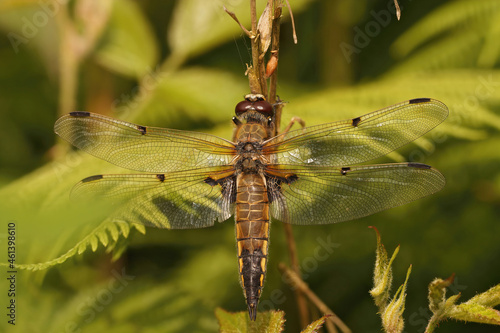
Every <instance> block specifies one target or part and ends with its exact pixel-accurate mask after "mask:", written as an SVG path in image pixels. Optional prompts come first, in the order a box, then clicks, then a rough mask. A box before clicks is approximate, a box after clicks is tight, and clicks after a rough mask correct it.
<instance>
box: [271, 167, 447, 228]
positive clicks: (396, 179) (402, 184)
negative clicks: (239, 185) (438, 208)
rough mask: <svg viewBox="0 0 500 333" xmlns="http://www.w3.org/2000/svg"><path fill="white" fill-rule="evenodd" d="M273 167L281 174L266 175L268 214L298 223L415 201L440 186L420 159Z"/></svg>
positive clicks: (330, 220)
mask: <svg viewBox="0 0 500 333" xmlns="http://www.w3.org/2000/svg"><path fill="white" fill-rule="evenodd" d="M270 168H272V166H270ZM279 169H280V167H279V166H276V169H275V170H273V173H274V174H277V173H279V172H281V173H282V175H283V177H279V178H278V177H269V178H268V184H269V185H268V188H270V189H271V190H270V192H271V193H270V196H271V198H272V202H271V214H272V216H273V217H274V218H276V219H278V220H281V221H283V222H287V223H291V224H298V225H311V224H328V223H336V222H342V221H349V220H354V219H357V218H360V217H364V216H367V215H371V214H373V213H376V212H379V211H382V210H385V209H389V208H392V207H397V206H400V205H404V204H406V203H408V202H411V201H414V200H417V199H420V198H422V197H425V196H427V195H430V194H432V193H435V192H437V191H439V190H441V189H442V188H443V187H444V185H445V179H444V177H443V175H442V174H441V173H440V172H439V171H438V170H436V169H433V168H431V167H430V166H428V165H425V164H420V163H395V164H379V165H363V166H357V167H344V168H338V169H332V168H322V167H304V168H301V169H286V170H285V169H283V168H281V170H279ZM270 170H271V169H270ZM278 170H279V171H278ZM285 175H288V176H285ZM286 178H288V182H289V184H287V181H284V179H286Z"/></svg>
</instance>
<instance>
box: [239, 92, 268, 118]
mask: <svg viewBox="0 0 500 333" xmlns="http://www.w3.org/2000/svg"><path fill="white" fill-rule="evenodd" d="M234 110H235V113H236V116H237V117H238V118H241V119H244V120H246V121H247V122H258V123H266V122H268V119H269V118H270V117H271V118H272V117H273V116H274V108H273V106H272V105H271V103H269V102H268V101H266V99H265V98H264V96H263V95H260V94H248V95H246V96H245V100H244V101H241V102H239V103H238V104H236V107H235V109H234Z"/></svg>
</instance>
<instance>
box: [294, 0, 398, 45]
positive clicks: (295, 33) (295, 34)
mask: <svg viewBox="0 0 500 333" xmlns="http://www.w3.org/2000/svg"><path fill="white" fill-rule="evenodd" d="M394 1H396V0H394ZM286 5H287V7H288V12H289V13H290V19H291V20H292V31H293V42H294V43H295V44H297V42H298V41H297V32H296V31H295V20H294V19H293V13H292V7H291V6H290V3H289V2H288V0H286Z"/></svg>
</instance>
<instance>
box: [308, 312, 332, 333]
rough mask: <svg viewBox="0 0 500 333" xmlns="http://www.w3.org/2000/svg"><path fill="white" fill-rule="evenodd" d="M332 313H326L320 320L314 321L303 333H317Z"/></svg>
mask: <svg viewBox="0 0 500 333" xmlns="http://www.w3.org/2000/svg"><path fill="white" fill-rule="evenodd" d="M329 316H330V315H325V316H323V317H321V318H319V319H318V320H315V321H313V322H312V323H310V324H309V325H307V327H306V328H305V329H304V330H303V331H302V332H301V333H316V332H318V330H320V329H321V328H322V327H323V325H324V324H325V321H326V320H327V319H328V317H329Z"/></svg>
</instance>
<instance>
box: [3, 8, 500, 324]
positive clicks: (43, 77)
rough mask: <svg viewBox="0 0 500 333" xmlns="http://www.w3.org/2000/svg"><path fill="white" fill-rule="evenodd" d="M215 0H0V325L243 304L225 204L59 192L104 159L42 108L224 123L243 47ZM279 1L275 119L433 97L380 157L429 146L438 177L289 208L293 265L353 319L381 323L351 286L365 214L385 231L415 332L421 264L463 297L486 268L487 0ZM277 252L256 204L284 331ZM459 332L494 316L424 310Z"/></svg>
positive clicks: (141, 318) (204, 312)
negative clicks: (101, 203) (11, 310)
mask: <svg viewBox="0 0 500 333" xmlns="http://www.w3.org/2000/svg"><path fill="white" fill-rule="evenodd" d="M260 3H261V5H262V1H260ZM223 5H225V6H226V7H227V8H228V9H229V10H231V11H234V12H235V13H236V14H237V16H238V17H239V18H240V20H241V22H242V23H243V24H245V25H246V26H247V27H249V17H248V1H244V0H218V1H202V0H183V1H159V0H144V1H132V0H120V1H118V0H117V1H112V0H102V1H97V0H74V1H69V2H68V3H67V4H66V3H65V2H64V1H62V0H59V1H55V0H54V1H49V0H43V1H38V0H2V1H0V31H1V32H2V36H3V37H2V38H0V59H1V61H0V124H1V128H2V130H1V131H0V186H1V188H0V212H1V214H0V218H1V223H0V225H1V226H2V227H1V228H2V229H1V230H0V258H1V259H0V262H1V263H5V262H6V261H7V253H6V233H7V224H8V223H9V222H12V221H13V222H15V224H16V233H17V241H16V247H17V249H16V254H17V257H16V263H17V264H20V265H21V268H20V269H19V270H18V274H17V295H16V302H17V322H16V326H15V327H13V326H11V325H8V324H7V322H6V319H5V318H6V316H5V314H4V312H5V306H6V305H7V304H8V301H9V298H8V297H7V292H6V291H7V290H8V285H7V281H6V278H5V277H4V276H3V275H2V276H1V277H0V295H2V296H1V297H0V302H1V303H0V306H1V308H2V309H4V310H3V311H2V320H1V322H0V331H2V332H3V331H8V332H14V331H15V332H122V333H123V332H215V331H217V327H218V325H217V321H216V319H215V316H214V309H215V308H216V307H223V308H224V309H226V310H230V311H243V310H246V305H245V303H244V298H243V295H242V291H241V289H240V286H239V282H238V272H237V262H236V250H235V239H234V225H233V223H232V220H230V221H227V222H226V223H223V224H217V225H216V226H214V227H212V228H209V229H204V230H180V231H179V230H172V231H168V230H156V229H147V230H144V229H142V228H139V229H137V228H134V227H131V228H130V229H129V228H127V227H126V226H123V225H121V228H120V226H117V225H115V224H113V223H110V222H109V220H107V219H106V218H107V214H108V211H107V210H106V207H104V208H99V209H98V208H96V207H92V206H90V207H89V206H86V205H83V204H79V203H75V202H70V200H69V191H70V189H71V187H72V186H73V185H74V184H75V183H76V182H77V181H79V180H80V179H82V178H84V177H87V176H90V175H93V174H101V173H117V172H124V170H120V169H118V168H117V167H114V166H112V165H109V164H107V163H105V162H102V161H100V160H97V159H96V158H94V157H92V156H89V155H87V154H84V153H81V152H78V151H73V150H72V149H71V148H70V147H69V146H68V144H66V143H63V142H60V141H59V140H58V139H57V138H56V136H55V134H54V133H53V124H54V122H55V120H56V119H57V117H58V116H60V115H61V114H64V113H67V112H70V111H74V110H86V111H91V112H97V113H103V114H106V115H111V116H113V117H116V118H120V119H124V120H128V121H133V122H137V123H140V124H143V125H152V126H160V127H168V128H177V129H186V130H196V131H202V132H207V133H212V134H216V135H219V136H222V137H225V138H230V136H231V131H232V125H231V121H230V119H231V117H232V114H233V110H234V106H235V104H236V103H237V102H238V101H240V100H241V99H242V97H243V96H244V95H245V94H246V93H248V92H249V89H248V83H247V82H248V81H247V78H246V77H245V76H244V71H245V69H246V67H245V64H247V63H250V61H251V56H250V43H249V41H248V40H247V39H245V38H244V37H243V34H242V33H241V31H240V30H239V27H238V26H237V25H236V24H235V22H234V21H233V20H232V19H231V18H230V17H229V16H228V15H227V14H225V13H224V11H223V10H222V6H223ZM291 5H292V9H293V11H294V14H295V22H296V27H297V34H298V39H299V43H298V45H294V44H293V41H292V35H291V24H290V21H289V19H288V13H287V10H284V13H286V14H285V17H284V24H283V26H282V29H281V33H282V34H281V51H280V63H279V69H278V70H279V87H278V94H279V96H280V97H281V98H282V99H283V100H286V101H288V102H289V104H287V106H286V108H285V110H284V116H283V123H284V124H286V123H288V121H289V119H291V117H293V116H300V117H302V118H303V119H304V120H305V121H306V123H307V124H308V125H313V124H319V123H323V122H330V121H334V120H339V119H344V118H348V117H355V116H359V115H362V114H364V113H368V112H370V111H374V110H376V109H379V108H382V107H385V106H389V105H392V104H395V103H397V102H400V101H403V100H407V99H411V98H417V97H432V98H435V99H439V100H441V101H443V102H444V103H445V104H447V105H448V107H449V109H450V116H449V118H448V119H447V120H446V122H445V123H444V124H442V125H441V126H439V127H438V128H437V129H435V130H434V131H432V132H431V133H429V134H428V135H426V136H425V137H424V138H422V139H419V140H417V141H416V142H415V143H412V144H410V145H408V146H407V147H405V148H404V149H400V150H399V151H398V153H394V154H391V155H389V156H388V157H387V158H385V159H383V160H381V161H384V162H393V161H401V160H406V161H415V162H423V163H427V164H430V165H433V166H434V167H436V168H438V169H439V170H440V171H441V172H442V173H443V174H444V175H445V176H446V178H447V185H446V187H445V189H444V190H443V191H441V192H440V193H438V194H436V195H433V196H431V197H428V198H425V199H422V200H420V201H417V202H414V203H411V204H409V205H406V206H404V207H399V208H395V209H391V210H389V211H386V212H382V213H378V214H375V215H374V216H370V217H367V218H363V219H361V220H358V221H354V222H349V223H341V224H338V225H328V226H311V227H294V232H295V236H296V241H297V247H298V252H299V256H300V258H299V259H300V263H301V267H302V270H303V272H304V280H305V281H306V282H307V283H308V284H309V286H310V287H311V289H312V290H313V291H315V292H316V293H317V294H318V295H319V296H320V297H321V298H322V300H323V301H324V302H325V303H326V304H327V305H328V306H329V307H330V308H331V309H333V311H335V312H336V313H337V315H338V316H339V317H340V318H342V319H343V320H344V321H345V322H346V323H347V325H348V326H350V327H351V329H352V330H353V331H354V332H380V330H381V329H380V327H381V325H380V319H379V317H378V315H377V313H376V312H377V309H376V307H375V305H374V304H373V301H372V300H371V298H370V296H369V294H368V290H369V289H370V288H371V284H372V270H373V265H374V250H375V244H376V242H375V235H374V232H373V231H372V230H370V229H368V228H367V227H368V226H370V225H374V226H376V227H377V228H378V229H379V230H380V232H381V234H382V240H383V242H384V243H385V246H386V248H387V249H388V251H389V252H392V251H393V249H394V248H395V247H396V246H397V245H398V244H400V245H401V251H400V253H399V255H398V258H397V259H396V261H395V263H394V285H395V287H397V286H399V285H400V284H401V283H403V281H404V278H405V274H406V270H407V268H408V266H409V265H410V264H412V265H413V270H412V274H411V276H410V280H409V285H408V297H407V304H406V310H405V319H406V327H405V332H423V331H424V328H425V325H426V322H427V319H428V318H429V317H430V311H429V310H428V307H427V286H428V284H429V283H430V282H431V281H432V279H434V278H435V277H442V278H446V277H448V276H450V275H451V274H452V273H455V274H456V279H455V283H454V284H453V285H452V286H451V288H450V290H449V295H451V294H457V293H459V292H460V293H461V294H462V298H461V299H462V300H463V301H465V300H467V299H469V298H471V297H472V296H474V295H476V294H477V293H480V292H483V291H485V290H487V289H488V288H489V287H491V286H493V285H495V284H498V283H499V282H500V270H499V269H498V267H499V260H500V241H499V240H500V223H499V221H498V220H499V217H500V167H499V165H500V135H499V129H500V115H499V113H500V70H499V65H500V43H498V40H500V1H498V0H476V1H470V0H469V1H466V0H462V1H445V0H420V1H418V2H417V1H410V0H402V1H400V5H401V7H402V19H401V21H399V22H398V21H397V20H396V18H395V15H393V14H392V13H391V11H390V10H389V8H391V9H392V8H393V7H392V6H393V5H392V0H332V1H312V0H298V1H291ZM261 8H262V6H261ZM377 162H378V161H377ZM144 232H145V234H143V233H144ZM325 244H327V245H325ZM328 244H329V245H328ZM281 261H284V262H287V261H288V256H287V252H286V242H285V239H284V233H283V228H282V225H281V223H280V222H275V223H274V224H273V226H272V232H271V246H270V260H269V265H268V276H267V281H266V286H265V289H264V292H263V296H262V299H261V309H262V310H267V309H271V308H276V309H283V310H285V312H286V318H287V322H286V329H287V331H288V332H297V331H299V329H300V327H299V323H298V319H297V310H296V305H295V301H294V296H293V293H292V292H291V291H290V289H289V287H288V286H287V285H286V284H285V283H284V282H283V281H282V279H281V277H280V274H279V272H278V270H277V266H278V263H279V262H281ZM1 271H2V274H4V272H5V267H2V270H1ZM6 274H7V273H5V275H6ZM394 290H396V288H394ZM471 331H474V332H497V331H498V328H495V327H492V326H486V325H479V324H473V323H469V324H465V323H461V322H451V321H448V322H444V323H441V325H440V327H439V328H438V332H471Z"/></svg>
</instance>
